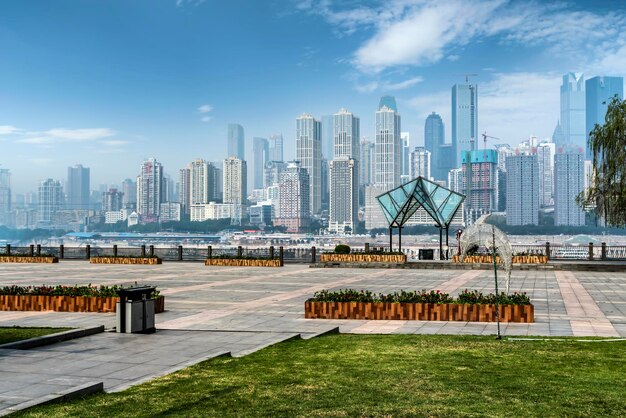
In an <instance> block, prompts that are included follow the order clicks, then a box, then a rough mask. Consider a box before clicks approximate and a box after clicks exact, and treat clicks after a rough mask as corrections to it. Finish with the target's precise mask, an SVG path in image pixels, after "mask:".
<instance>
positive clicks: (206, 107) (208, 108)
mask: <svg viewBox="0 0 626 418" xmlns="http://www.w3.org/2000/svg"><path fill="white" fill-rule="evenodd" d="M211 111H213V106H211V105H208V104H204V105H202V106H200V107H198V113H209V112H211Z"/></svg>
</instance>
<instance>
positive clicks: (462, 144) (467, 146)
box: [452, 84, 478, 167]
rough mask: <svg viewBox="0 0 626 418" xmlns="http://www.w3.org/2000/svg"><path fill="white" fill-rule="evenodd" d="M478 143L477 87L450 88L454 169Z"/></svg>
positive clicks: (455, 86) (469, 85)
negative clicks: (454, 156)
mask: <svg viewBox="0 0 626 418" xmlns="http://www.w3.org/2000/svg"><path fill="white" fill-rule="evenodd" d="M476 141H478V86H476V85H473V84H455V85H454V86H452V148H453V150H454V152H455V154H456V167H460V166H461V159H462V156H463V155H464V153H465V152H466V151H471V150H475V149H477V148H476Z"/></svg>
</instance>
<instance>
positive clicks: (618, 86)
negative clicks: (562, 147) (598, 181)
mask: <svg viewBox="0 0 626 418" xmlns="http://www.w3.org/2000/svg"><path fill="white" fill-rule="evenodd" d="M616 96H617V97H618V98H619V99H620V100H621V99H622V98H623V97H624V79H623V78H622V77H593V78H590V79H589V80H587V81H586V82H585V116H586V118H585V125H586V130H585V133H586V135H587V137H586V138H587V140H589V132H591V131H592V130H593V128H594V127H595V126H596V124H598V125H603V124H604V122H605V120H604V118H605V117H606V110H607V107H608V104H609V102H610V100H611V99H612V98H613V97H616ZM586 149H587V159H591V152H590V150H589V148H588V147H586Z"/></svg>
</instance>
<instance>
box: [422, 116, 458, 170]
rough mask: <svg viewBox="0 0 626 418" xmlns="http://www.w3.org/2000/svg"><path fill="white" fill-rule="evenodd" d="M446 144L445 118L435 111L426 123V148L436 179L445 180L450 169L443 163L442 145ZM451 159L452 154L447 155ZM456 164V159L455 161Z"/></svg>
mask: <svg viewBox="0 0 626 418" xmlns="http://www.w3.org/2000/svg"><path fill="white" fill-rule="evenodd" d="M444 144H445V129H444V126H443V119H441V116H439V115H438V114H437V113H435V112H433V113H431V114H430V115H428V117H427V118H426V122H425V123H424V148H426V151H428V152H430V162H431V169H430V173H431V175H432V176H433V178H434V179H435V180H445V179H446V176H447V175H448V170H446V169H445V168H446V167H443V165H442V161H441V160H442V158H441V156H442V154H441V149H440V148H441V146H442V145H444ZM446 158H447V159H450V158H451V156H450V155H448V156H446ZM454 163H455V164H456V160H455V161H454Z"/></svg>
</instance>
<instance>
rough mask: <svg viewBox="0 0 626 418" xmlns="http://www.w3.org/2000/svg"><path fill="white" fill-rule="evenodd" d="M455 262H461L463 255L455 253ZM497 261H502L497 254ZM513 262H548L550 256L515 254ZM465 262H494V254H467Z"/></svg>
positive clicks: (453, 258) (453, 259)
mask: <svg viewBox="0 0 626 418" xmlns="http://www.w3.org/2000/svg"><path fill="white" fill-rule="evenodd" d="M452 261H453V262H455V263H460V262H461V257H459V256H458V255H455V256H453V257H452ZM496 262H497V263H499V262H500V257H497V256H496ZM512 262H513V263H515V264H546V263H547V262H548V257H546V256H545V255H514V256H513V260H512ZM463 263H493V256H490V255H466V256H465V258H464V259H463Z"/></svg>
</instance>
